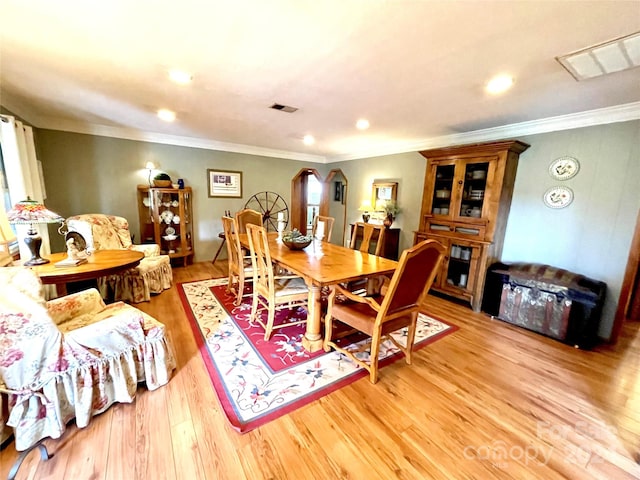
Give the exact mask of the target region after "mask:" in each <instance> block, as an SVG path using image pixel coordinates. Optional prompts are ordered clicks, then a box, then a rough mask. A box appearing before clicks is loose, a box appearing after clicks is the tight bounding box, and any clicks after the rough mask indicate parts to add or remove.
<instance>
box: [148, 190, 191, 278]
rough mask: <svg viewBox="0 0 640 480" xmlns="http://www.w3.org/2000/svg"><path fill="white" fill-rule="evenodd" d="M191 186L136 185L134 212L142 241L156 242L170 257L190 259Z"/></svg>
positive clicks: (184, 261) (186, 261)
mask: <svg viewBox="0 0 640 480" xmlns="http://www.w3.org/2000/svg"><path fill="white" fill-rule="evenodd" d="M192 199H193V196H192V194H191V188H190V187H185V188H181V189H178V188H171V187H168V188H160V187H147V186H145V185H138V215H139V217H140V237H141V241H142V243H157V244H158V245H160V253H162V254H164V255H169V257H171V260H172V261H173V260H174V259H178V260H182V264H183V265H184V266H186V265H187V264H188V263H189V261H191V262H192V261H193V255H194V250H193V211H192Z"/></svg>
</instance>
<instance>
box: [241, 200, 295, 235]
mask: <svg viewBox="0 0 640 480" xmlns="http://www.w3.org/2000/svg"><path fill="white" fill-rule="evenodd" d="M244 208H251V209H252V210H255V211H257V212H260V213H262V224H263V225H264V228H266V229H267V231H269V232H277V231H278V214H279V213H281V212H282V216H283V219H284V226H285V228H286V226H287V225H288V224H289V207H287V203H286V202H285V201H284V198H282V197H281V196H280V195H278V194H277V193H275V192H259V193H256V194H255V195H253V196H252V197H250V198H249V200H247V203H246V204H245V206H244Z"/></svg>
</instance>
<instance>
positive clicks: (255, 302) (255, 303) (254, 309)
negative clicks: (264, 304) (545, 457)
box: [249, 293, 258, 325]
mask: <svg viewBox="0 0 640 480" xmlns="http://www.w3.org/2000/svg"><path fill="white" fill-rule="evenodd" d="M256 313H258V296H257V295H256V294H255V293H254V294H253V303H251V316H250V317H249V323H250V324H251V325H253V323H254V322H255V321H256Z"/></svg>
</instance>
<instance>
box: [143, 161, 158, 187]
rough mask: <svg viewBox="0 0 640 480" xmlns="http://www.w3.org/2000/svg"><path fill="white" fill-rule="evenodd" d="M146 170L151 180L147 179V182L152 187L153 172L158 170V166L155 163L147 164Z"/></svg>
mask: <svg viewBox="0 0 640 480" xmlns="http://www.w3.org/2000/svg"><path fill="white" fill-rule="evenodd" d="M144 168H146V169H147V171H148V172H149V178H148V179H147V181H148V182H149V186H151V172H153V171H154V170H155V169H156V165H155V163H153V162H147V163H146V164H145V166H144Z"/></svg>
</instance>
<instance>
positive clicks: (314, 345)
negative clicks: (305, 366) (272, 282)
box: [238, 232, 398, 352]
mask: <svg viewBox="0 0 640 480" xmlns="http://www.w3.org/2000/svg"><path fill="white" fill-rule="evenodd" d="M238 237H239V239H240V244H241V245H242V246H243V247H245V248H247V249H248V248H249V239H248V236H247V234H246V233H241V234H238ZM267 237H268V239H269V252H270V254H271V260H272V261H274V262H275V263H277V264H278V265H279V266H281V267H282V268H284V269H286V270H288V271H289V272H292V273H294V274H295V275H299V276H300V277H302V278H303V279H304V281H305V284H306V285H307V287H308V289H309V300H308V309H307V323H306V330H305V333H304V336H303V338H302V345H303V347H304V348H305V349H306V350H308V351H309V352H316V351H318V350H320V349H322V335H321V333H320V325H321V316H322V297H321V292H322V288H323V287H329V286H331V285H335V284H338V283H346V282H350V281H352V280H358V279H362V278H367V277H373V276H378V275H392V274H393V272H394V271H395V269H396V268H397V266H398V262H396V261H395V260H390V259H388V258H384V257H378V256H376V255H372V254H370V253H366V252H361V251H359V250H354V249H351V248H347V247H343V246H342V245H336V244H333V243H329V242H325V241H320V240H317V239H314V240H313V241H312V242H311V243H310V244H309V245H308V246H307V247H305V248H303V249H301V250H292V249H289V247H287V246H286V245H285V244H284V243H283V242H282V240H281V239H280V238H279V237H278V234H277V233H276V232H269V233H268V234H267Z"/></svg>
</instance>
